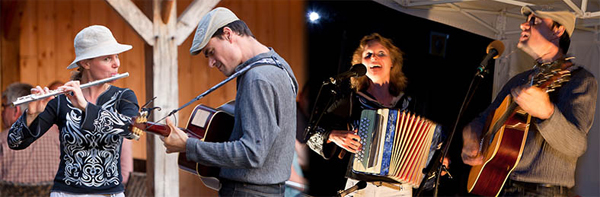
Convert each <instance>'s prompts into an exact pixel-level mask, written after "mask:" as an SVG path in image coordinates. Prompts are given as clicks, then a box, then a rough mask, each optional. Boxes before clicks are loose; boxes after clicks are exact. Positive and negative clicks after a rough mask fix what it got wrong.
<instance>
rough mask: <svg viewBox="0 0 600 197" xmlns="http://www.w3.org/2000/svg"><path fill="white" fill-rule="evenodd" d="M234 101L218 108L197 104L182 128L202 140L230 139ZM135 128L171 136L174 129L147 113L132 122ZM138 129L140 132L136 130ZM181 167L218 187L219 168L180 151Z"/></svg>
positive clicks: (217, 188)
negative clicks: (151, 117)
mask: <svg viewBox="0 0 600 197" xmlns="http://www.w3.org/2000/svg"><path fill="white" fill-rule="evenodd" d="M234 105H235V101H231V102H229V103H226V104H223V105H222V106H220V107H219V108H217V109H213V108H210V107H208V106H205V105H202V104H200V105H197V106H196V107H195V108H194V110H193V111H192V115H191V116H190V119H189V120H188V123H187V127H186V128H185V129H184V128H180V129H181V130H183V131H184V132H185V133H187V134H188V136H189V137H191V138H196V139H200V140H202V141H205V142H225V141H228V140H229V137H230V136H231V131H232V130H233V124H234V118H233V113H234ZM132 126H133V130H138V129H139V130H142V131H146V132H148V133H152V134H156V135H161V136H164V137H167V136H169V134H170V133H171V129H170V128H169V127H168V126H167V125H164V124H158V123H154V122H148V121H147V120H146V117H145V115H144V114H142V115H140V116H139V117H138V118H135V122H134V123H132ZM137 132H139V131H137ZM177 163H178V165H179V168H181V169H182V170H184V171H186V172H190V173H192V174H197V175H199V176H200V179H201V180H202V182H203V183H204V185H206V186H207V187H209V188H211V189H214V190H219V187H220V186H219V180H218V179H217V178H216V177H218V176H219V172H220V168H219V167H212V166H205V165H202V164H199V163H196V162H194V161H190V160H188V159H187V157H186V154H185V152H182V153H179V158H178V161H177Z"/></svg>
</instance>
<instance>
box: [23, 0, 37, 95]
mask: <svg viewBox="0 0 600 197" xmlns="http://www.w3.org/2000/svg"><path fill="white" fill-rule="evenodd" d="M37 3H38V1H27V2H26V3H25V8H24V9H23V18H22V20H21V38H19V46H20V47H19V68H20V71H21V72H20V73H19V75H20V77H19V78H20V79H21V82H22V83H28V84H31V85H37V80H38V72H37V61H38V57H37V54H38V51H37V48H38V43H37V40H38V37H37V34H38V31H37V30H38V28H37V23H36V20H37Z"/></svg>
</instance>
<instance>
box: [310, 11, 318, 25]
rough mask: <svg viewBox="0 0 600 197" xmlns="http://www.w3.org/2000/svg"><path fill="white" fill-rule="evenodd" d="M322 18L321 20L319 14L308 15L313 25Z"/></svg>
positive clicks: (311, 13)
mask: <svg viewBox="0 0 600 197" xmlns="http://www.w3.org/2000/svg"><path fill="white" fill-rule="evenodd" d="M320 18H321V16H320V15H319V13H316V12H309V13H308V20H309V21H310V22H311V23H318V22H319V19H320Z"/></svg>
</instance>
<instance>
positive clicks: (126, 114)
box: [81, 89, 139, 139]
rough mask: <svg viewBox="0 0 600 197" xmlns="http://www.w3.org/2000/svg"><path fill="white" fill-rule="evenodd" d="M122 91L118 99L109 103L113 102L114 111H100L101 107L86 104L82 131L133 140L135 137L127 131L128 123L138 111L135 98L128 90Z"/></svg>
mask: <svg viewBox="0 0 600 197" xmlns="http://www.w3.org/2000/svg"><path fill="white" fill-rule="evenodd" d="M123 91H124V92H123V93H122V94H119V97H118V98H115V99H114V100H111V101H109V102H115V106H114V108H113V109H114V110H108V109H102V107H101V106H98V105H94V104H92V103H88V104H87V106H86V107H85V110H84V111H83V115H82V119H83V120H82V123H81V127H82V129H85V130H89V131H98V132H106V133H110V134H115V135H121V136H123V137H125V138H128V139H134V137H135V136H134V135H133V133H132V132H131V131H130V129H129V126H130V125H129V123H130V122H131V118H132V117H134V116H136V115H137V114H138V111H139V108H138V105H137V97H136V96H135V93H134V92H133V91H132V90H130V89H125V90H123ZM107 104H111V103H107ZM115 110H116V111H115Z"/></svg>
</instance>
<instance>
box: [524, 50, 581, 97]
mask: <svg viewBox="0 0 600 197" xmlns="http://www.w3.org/2000/svg"><path fill="white" fill-rule="evenodd" d="M571 59H573V58H571V57H569V58H564V59H559V60H556V61H554V62H551V63H548V64H542V65H539V66H538V68H539V72H538V73H536V74H535V75H534V76H533V77H532V79H531V80H532V81H531V82H532V84H531V85H535V86H537V87H540V88H542V89H544V90H546V92H553V91H554V90H556V89H557V88H559V87H561V86H562V84H563V83H566V82H568V81H569V80H570V79H571V70H572V69H573V67H572V66H573V63H572V62H571V61H570V60H571Z"/></svg>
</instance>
